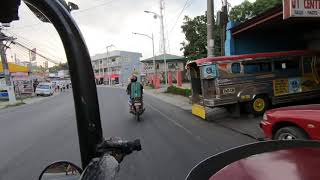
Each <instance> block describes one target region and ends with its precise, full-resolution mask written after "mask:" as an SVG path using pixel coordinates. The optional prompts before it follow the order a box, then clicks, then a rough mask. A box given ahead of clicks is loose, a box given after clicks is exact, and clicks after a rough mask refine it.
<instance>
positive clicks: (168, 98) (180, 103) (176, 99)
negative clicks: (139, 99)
mask: <svg viewBox="0 0 320 180" xmlns="http://www.w3.org/2000/svg"><path fill="white" fill-rule="evenodd" d="M155 91H158V92H157V94H155V93H153V92H150V90H145V91H144V93H145V94H147V95H149V96H152V97H154V98H157V99H159V100H161V101H163V102H166V103H168V104H171V105H174V106H176V107H178V108H180V109H183V110H186V111H191V110H192V105H191V104H190V103H189V100H188V99H187V98H186V97H183V96H179V95H173V94H165V93H164V91H162V90H161V89H160V90H155ZM184 100H185V101H184Z"/></svg>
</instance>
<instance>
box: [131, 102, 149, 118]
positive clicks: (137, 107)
mask: <svg viewBox="0 0 320 180" xmlns="http://www.w3.org/2000/svg"><path fill="white" fill-rule="evenodd" d="M129 106H130V108H131V110H132V111H131V113H132V114H133V115H134V116H135V118H136V120H137V121H140V116H141V115H142V114H143V112H144V111H145V109H144V108H143V100H142V98H134V99H133V100H132V101H131V102H129Z"/></svg>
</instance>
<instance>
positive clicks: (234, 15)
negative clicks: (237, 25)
mask: <svg viewBox="0 0 320 180" xmlns="http://www.w3.org/2000/svg"><path fill="white" fill-rule="evenodd" d="M281 3H282V0H256V1H255V2H254V3H251V2H249V1H248V0H245V1H244V2H243V3H241V4H240V5H238V6H235V7H233V8H232V9H231V11H230V13H229V17H230V19H231V20H233V21H235V22H244V21H246V20H248V19H250V18H252V17H254V16H257V15H259V14H261V13H263V12H265V11H267V10H269V9H271V8H273V7H275V6H277V5H279V4H281Z"/></svg>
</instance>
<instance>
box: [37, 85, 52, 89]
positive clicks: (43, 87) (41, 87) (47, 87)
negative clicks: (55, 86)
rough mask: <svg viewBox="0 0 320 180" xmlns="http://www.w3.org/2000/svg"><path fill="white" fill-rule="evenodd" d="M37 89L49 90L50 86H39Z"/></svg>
mask: <svg viewBox="0 0 320 180" xmlns="http://www.w3.org/2000/svg"><path fill="white" fill-rule="evenodd" d="M37 88H39V89H49V88H50V86H49V85H39V86H37Z"/></svg>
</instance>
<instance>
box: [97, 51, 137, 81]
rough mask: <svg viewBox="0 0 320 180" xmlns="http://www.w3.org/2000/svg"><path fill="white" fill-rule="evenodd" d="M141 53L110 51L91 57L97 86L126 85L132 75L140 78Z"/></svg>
mask: <svg viewBox="0 0 320 180" xmlns="http://www.w3.org/2000/svg"><path fill="white" fill-rule="evenodd" d="M141 57H142V54H141V53H137V52H128V51H118V50H116V51H111V52H109V53H103V54H97V55H95V56H92V57H91V61H92V67H93V70H94V73H95V78H96V83H97V84H110V85H112V84H127V83H128V79H129V77H130V76H131V75H132V74H136V75H138V76H140V73H141V72H140V58H141Z"/></svg>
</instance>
